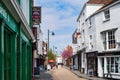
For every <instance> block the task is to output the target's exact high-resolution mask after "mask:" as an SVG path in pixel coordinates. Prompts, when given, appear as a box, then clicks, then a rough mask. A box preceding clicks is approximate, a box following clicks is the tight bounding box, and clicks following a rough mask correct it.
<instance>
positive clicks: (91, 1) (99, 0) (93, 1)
mask: <svg viewBox="0 0 120 80" xmlns="http://www.w3.org/2000/svg"><path fill="white" fill-rule="evenodd" d="M111 1H115V0H89V1H88V2H87V4H105V5H106V4H108V3H110V2H111Z"/></svg>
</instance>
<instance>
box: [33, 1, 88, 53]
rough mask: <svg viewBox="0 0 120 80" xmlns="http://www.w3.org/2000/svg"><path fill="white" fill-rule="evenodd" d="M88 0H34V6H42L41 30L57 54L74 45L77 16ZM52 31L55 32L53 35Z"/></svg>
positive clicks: (44, 38)
mask: <svg viewBox="0 0 120 80" xmlns="http://www.w3.org/2000/svg"><path fill="white" fill-rule="evenodd" d="M86 1H87V0H34V6H41V10H42V11H41V23H40V26H41V30H42V33H43V40H44V41H45V42H47V41H48V38H47V37H48V35H47V34H48V29H49V31H50V33H49V46H50V48H51V49H53V48H54V51H55V52H56V53H57V54H61V52H62V51H63V50H64V49H65V48H66V47H67V46H68V45H70V46H72V34H73V33H74V31H75V29H76V28H77V18H78V16H79V14H80V11H81V9H82V8H83V5H84V3H85V2H86ZM52 32H54V33H55V35H54V36H52V34H51V33H52ZM55 47H56V48H55Z"/></svg>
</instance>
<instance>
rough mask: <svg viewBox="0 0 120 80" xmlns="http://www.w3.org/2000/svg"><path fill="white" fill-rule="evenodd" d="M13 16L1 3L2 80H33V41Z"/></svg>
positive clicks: (0, 56)
mask: <svg viewBox="0 0 120 80" xmlns="http://www.w3.org/2000/svg"><path fill="white" fill-rule="evenodd" d="M12 14H13V13H10V12H9V10H8V9H7V7H6V6H5V4H4V3H2V1H0V80H31V79H32V47H31V46H32V45H31V44H32V40H33V39H32V38H31V36H30V34H29V32H28V31H27V29H25V28H24V27H25V25H24V23H23V22H22V21H19V19H18V20H17V19H15V17H14V16H13V15H12ZM16 17H17V16H16Z"/></svg>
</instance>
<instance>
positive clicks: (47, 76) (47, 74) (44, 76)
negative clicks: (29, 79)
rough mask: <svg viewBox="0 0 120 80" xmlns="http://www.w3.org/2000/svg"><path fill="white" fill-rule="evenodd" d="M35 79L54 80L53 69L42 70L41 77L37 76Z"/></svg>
mask: <svg viewBox="0 0 120 80" xmlns="http://www.w3.org/2000/svg"><path fill="white" fill-rule="evenodd" d="M35 80H54V79H53V77H52V75H51V71H42V72H41V73H40V77H38V78H35Z"/></svg>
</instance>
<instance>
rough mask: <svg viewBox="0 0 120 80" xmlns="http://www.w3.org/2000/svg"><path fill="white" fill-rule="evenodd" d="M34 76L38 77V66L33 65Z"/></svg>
mask: <svg viewBox="0 0 120 80" xmlns="http://www.w3.org/2000/svg"><path fill="white" fill-rule="evenodd" d="M34 76H35V77H40V68H39V67H34Z"/></svg>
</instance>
